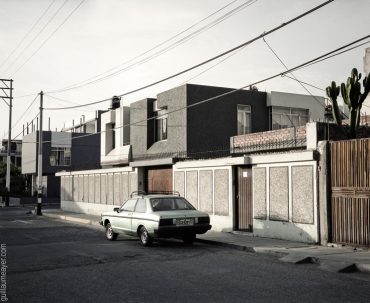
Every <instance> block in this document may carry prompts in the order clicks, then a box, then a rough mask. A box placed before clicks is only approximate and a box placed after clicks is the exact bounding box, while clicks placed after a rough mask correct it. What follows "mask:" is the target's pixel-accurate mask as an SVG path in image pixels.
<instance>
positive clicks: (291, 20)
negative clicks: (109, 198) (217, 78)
mask: <svg viewBox="0 0 370 303" xmlns="http://www.w3.org/2000/svg"><path fill="white" fill-rule="evenodd" d="M333 1H334V0H329V1H326V2H324V3H322V4H320V5H318V6H316V7H314V8H312V9H310V10H308V11H306V12H304V13H302V14H300V15H298V16H296V17H294V18H292V19H290V20H289V21H287V22H284V23H282V24H281V25H279V26H276V27H274V28H272V29H270V30H268V31H266V32H264V33H262V34H261V35H259V36H257V37H255V38H252V39H251V40H248V41H246V42H244V43H242V44H240V45H238V46H236V47H234V48H232V49H229V50H227V51H225V52H223V53H221V54H219V55H217V56H215V57H212V58H210V59H207V60H205V61H203V62H201V63H198V64H196V65H193V66H192V67H189V68H187V69H185V70H182V71H180V72H178V73H176V74H173V75H171V76H168V77H166V78H163V79H161V80H158V81H155V82H152V83H150V84H148V85H145V86H142V87H140V88H137V89H134V90H131V91H128V92H126V93H123V94H120V95H117V96H118V97H122V96H127V95H130V94H132V93H135V92H138V91H141V90H143V89H146V88H148V87H151V86H154V85H157V84H159V83H162V82H165V81H168V80H170V79H172V78H175V77H178V76H180V75H182V74H185V73H187V72H189V71H191V70H193V69H196V68H198V67H200V66H202V65H205V64H207V63H210V62H212V61H214V60H216V59H218V58H221V57H223V56H225V55H227V54H229V53H232V52H234V51H236V50H237V49H239V48H242V47H244V46H247V45H250V44H252V43H253V42H255V41H257V40H259V39H261V38H263V37H265V36H267V35H270V34H272V33H273V32H275V31H277V30H279V29H281V28H283V27H285V26H287V25H289V24H291V23H293V22H295V21H297V20H299V19H301V18H303V17H305V16H307V15H309V14H311V13H313V12H314V11H316V10H318V9H320V8H322V7H324V6H325V5H328V4H329V3H331V2H333ZM109 100H110V98H107V99H103V100H99V101H95V102H90V103H87V104H83V105H79V106H70V107H64V108H61V107H59V108H58V107H54V108H53V107H51V108H45V109H47V110H63V109H70V108H78V107H83V106H88V105H94V104H99V103H102V102H106V101H109Z"/></svg>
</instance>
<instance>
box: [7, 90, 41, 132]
mask: <svg viewBox="0 0 370 303" xmlns="http://www.w3.org/2000/svg"><path fill="white" fill-rule="evenodd" d="M38 96H39V94H37V95H36V96H35V98H34V99H33V100H32V101H31V103H30V104H29V105H28V107H27V108H26V110H25V111H24V112H23V113H22V114H21V116H20V117H19V118H18V120H17V121H16V122H15V123H14V124H13V126H12V129H14V127H16V125H17V124H18V123H19V122H20V121H21V119H22V118H23V117H24V115H25V114H26V113H27V111H28V110H29V109H30V108H31V106H32V105H33V104H34V103H35V101H36V100H37V97H38Z"/></svg>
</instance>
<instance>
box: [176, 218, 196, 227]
mask: <svg viewBox="0 0 370 303" xmlns="http://www.w3.org/2000/svg"><path fill="white" fill-rule="evenodd" d="M176 225H177V226H184V225H194V219H193V218H182V219H176Z"/></svg>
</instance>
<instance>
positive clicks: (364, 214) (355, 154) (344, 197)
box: [330, 139, 370, 246]
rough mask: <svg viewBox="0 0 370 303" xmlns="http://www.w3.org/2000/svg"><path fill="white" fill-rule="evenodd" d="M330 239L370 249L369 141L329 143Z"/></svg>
mask: <svg viewBox="0 0 370 303" xmlns="http://www.w3.org/2000/svg"><path fill="white" fill-rule="evenodd" d="M330 150H331V163H330V164H331V187H332V193H331V236H332V241H333V242H336V243H347V244H354V245H363V246H370V140H369V139H361V140H349V141H337V142H331V143H330Z"/></svg>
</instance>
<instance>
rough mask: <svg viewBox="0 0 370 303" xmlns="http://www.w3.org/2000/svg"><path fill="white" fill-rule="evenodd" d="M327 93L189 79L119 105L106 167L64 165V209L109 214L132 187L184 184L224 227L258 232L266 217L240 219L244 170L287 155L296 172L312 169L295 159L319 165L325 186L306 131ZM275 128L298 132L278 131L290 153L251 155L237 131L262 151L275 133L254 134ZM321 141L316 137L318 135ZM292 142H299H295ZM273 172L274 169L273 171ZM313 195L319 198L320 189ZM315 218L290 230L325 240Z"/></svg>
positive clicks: (180, 187) (108, 120)
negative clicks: (298, 229) (252, 88)
mask: <svg viewBox="0 0 370 303" xmlns="http://www.w3.org/2000/svg"><path fill="white" fill-rule="evenodd" d="M324 102H325V100H324V98H322V97H314V98H313V97H312V96H306V95H299V94H288V93H282V92H272V93H265V92H259V91H249V90H241V91H237V92H233V89H231V88H222V87H211V86H202V85H193V84H186V85H182V86H179V87H176V88H174V89H171V90H168V91H166V92H162V93H160V94H158V95H157V98H155V99H154V98H149V99H143V100H140V101H137V102H134V103H132V104H131V105H130V107H125V106H123V107H117V108H113V109H111V110H110V111H109V112H107V113H104V114H103V115H102V119H101V121H102V126H101V129H102V133H101V142H102V145H101V152H100V159H101V164H102V166H103V169H100V170H93V171H73V172H60V173H57V175H58V176H61V177H62V181H61V186H62V194H61V195H62V208H63V209H65V210H70V211H81V212H86V213H92V214H100V213H101V211H103V210H109V209H112V207H113V206H114V205H120V204H121V203H122V202H123V201H124V200H125V199H127V197H128V196H129V193H130V191H133V190H145V191H148V192H153V191H172V190H176V191H179V192H180V194H181V195H183V196H185V197H186V198H187V199H188V200H189V201H190V202H191V203H193V205H194V206H196V207H197V208H199V209H200V210H203V211H206V212H208V213H209V214H210V215H211V218H212V224H213V226H214V229H215V230H254V232H257V230H258V228H257V226H260V227H261V226H262V227H261V228H262V229H264V228H267V227H266V226H264V225H261V224H259V222H258V221H256V222H255V224H254V223H253V220H252V219H251V221H250V222H249V223H247V222H246V221H240V220H239V219H238V218H239V216H240V213H239V208H238V207H239V206H238V205H239V204H238V202H236V201H237V199H238V198H237V197H240V196H241V193H238V192H237V190H238V187H237V186H236V184H237V183H238V180H239V179H238V177H237V176H238V174H240V175H241V176H244V177H245V178H246V179H248V177H250V178H251V177H252V175H253V174H255V173H256V177H254V178H255V180H257V179H258V178H259V177H258V176H260V175H261V173H260V172H261V171H262V167H264V168H265V169H268V170H270V166H271V167H279V163H285V164H284V165H282V166H284V167H288V172H289V174H291V172H293V171H294V175H296V174H298V175H300V174H302V173H307V172H306V171H304V172H302V171H298V172H297V171H296V170H297V169H298V170H299V168H296V167H301V166H304V167H306V166H309V167H308V168H307V171H310V172H311V173H312V178H308V180H311V181H310V182H311V184H312V186H313V187H312V188H313V189H314V188H316V187H314V186H316V185H314V182H315V181H314V178H316V175H315V172H316V165H317V164H316V160H315V159H314V152H313V151H309V152H307V151H305V149H306V146H307V144H308V143H307V142H308V141H309V142H311V141H310V140H311V139H306V137H305V131H304V136H303V137H304V138H303V137H302V134H301V132H302V129H304V130H305V129H306V124H307V123H308V122H309V121H312V120H323V119H324V105H325V104H324ZM266 131H267V132H268V131H272V132H277V133H282V134H285V136H288V137H289V138H288V139H286V138H285V137H281V138H280V139H279V138H278V141H279V140H280V141H281V142H282V145H281V146H280V145H279V144H277V145H276V150H286V147H287V146H289V148H288V150H289V152H287V154H286V155H283V156H280V155H275V156H273V157H272V156H264V157H262V156H257V155H256V156H253V157H252V156H248V158H246V157H245V156H244V153H245V152H246V151H245V150H244V149H240V146H239V147H237V146H236V145H235V144H234V143H235V140H236V141H237V139H236V138H239V137H243V136H247V137H249V138H250V139H249V140H250V142H252V143H253V144H252V145H247V148H250V149H251V150H252V151H255V152H256V153H257V154H259V153H261V151H263V150H264V149H263V147H264V148H266V146H268V148H267V149H268V150H271V147H272V145H271V142H270V141H268V142H267V141H266V140H267V139H265V138H260V139H257V140H254V139H253V138H257V137H258V136H259V135H260V134H264V133H265V132H266ZM253 140H254V141H253ZM312 140H313V141H314V144H316V143H317V140H316V137H315V138H314V139H312ZM315 140H316V141H315ZM280 141H279V142H280ZM287 141H288V142H289V144H292V142H294V146H291V145H289V144H287ZM261 143H262V144H261ZM266 144H267V145H266ZM310 144H311V143H310ZM261 146H262V150H261ZM315 146H316V145H315ZM245 147H246V146H244V148H245ZM290 150H293V151H296V150H297V154H295V155H292V154H291V153H290ZM273 152H275V150H273ZM252 158H253V160H251V159H252ZM269 158H271V159H270V160H269ZM247 159H249V160H248V161H249V162H248V161H247ZM293 159H296V160H293ZM250 161H252V162H250ZM291 162H296V163H291ZM251 163H253V164H255V165H256V167H255V168H254V170H252V167H251V166H248V167H247V168H246V169H245V165H250V164H251ZM286 163H288V164H286ZM257 165H259V166H261V165H262V166H261V167H257ZM263 165H265V166H263ZM266 165H267V166H266ZM257 168H261V169H260V170H258V169H257ZM256 169H257V170H256ZM285 170H286V168H284V172H285ZM276 171H277V174H278V176H277V177H276V178H277V180H280V179H281V180H285V179H283V178H281V175H280V170H279V169H277V168H276ZM258 173H260V175H259V174H258ZM274 176H275V175H271V180H273V178H275V177H274ZM266 178H267V177H266ZM260 179H261V178H260ZM260 179H258V180H260ZM262 179H263V178H262ZM262 179H261V180H262ZM250 180H251V179H250ZM261 180H260V181H261ZM274 180H275V179H274ZM285 181H286V180H285ZM285 181H284V182H285ZM261 182H262V181H261ZM266 182H270V181H268V180H267V181H266ZM286 182H287V183H286V184H287V186H290V187H289V188H292V187H291V186H293V185H292V184H293V183H294V184H296V183H295V182H296V181H295V180H294V181H293V179H289V180H288V181H286ZM267 184H268V183H267ZM306 185H307V184H304V185H303V186H306ZM248 186H249V185H248ZM248 186H247V187H248ZM307 186H308V185H307ZM274 188H275V187H274ZM275 189H276V190H280V189H281V188H280V187H279V186H278V187H276V188H275ZM261 190H262V189H261ZM290 190H291V189H288V191H290ZM264 192H266V190H265V191H264ZM271 193H272V190H271ZM284 197H285V196H284ZM257 199H258V198H257ZM312 199H314V200H311V202H312V201H313V202H312V203H314V204H313V205H314V206H313V207H316V206H317V197H316V196H314V197H312ZM315 199H316V200H315ZM284 201H285V200H284ZM315 203H316V204H315ZM256 205H258V204H257V202H256ZM271 205H273V202H271ZM315 205H316V206H315ZM277 208H279V206H277ZM244 215H247V214H244ZM314 218H316V217H314ZM243 220H244V219H243ZM256 220H257V219H256ZM288 220H290V217H289V218H288ZM248 224H251V226H252V228H251V226H249V225H248ZM253 224H254V225H253ZM253 226H254V228H253ZM313 226H314V227H309V228H306V229H307V234H308V235H307V236H305V237H299V236H296V234H295V233H294V232H293V234H294V236H292V235H290V236H289V237H290V238H292V239H296V240H301V241H306V242H307V241H308V242H315V241H317V239H318V236H317V227H318V223H317V218H316V219H314V223H313ZM275 236H277V237H279V235H275Z"/></svg>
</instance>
